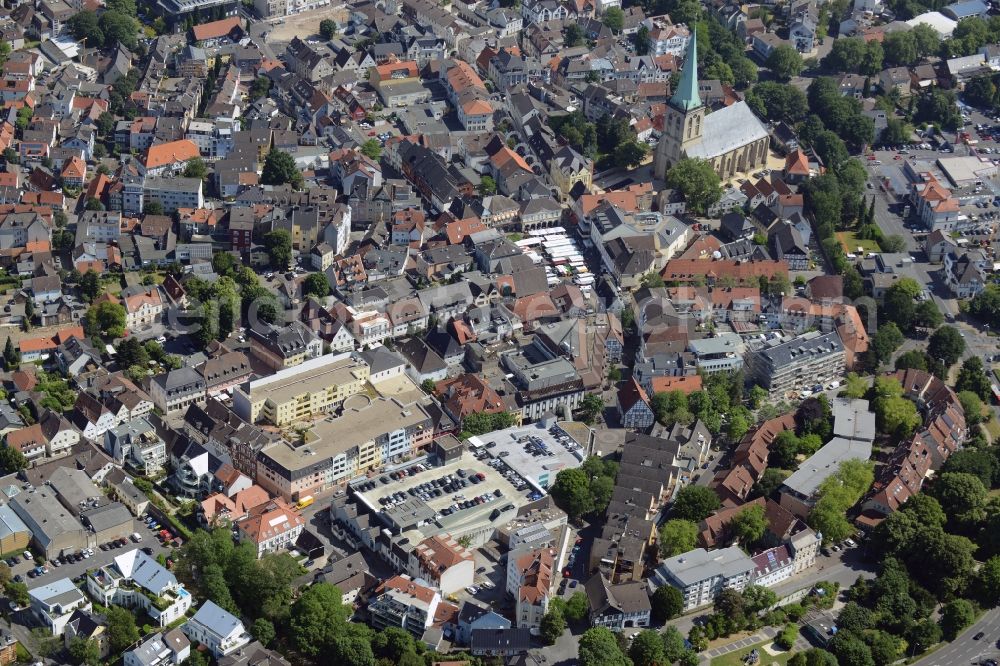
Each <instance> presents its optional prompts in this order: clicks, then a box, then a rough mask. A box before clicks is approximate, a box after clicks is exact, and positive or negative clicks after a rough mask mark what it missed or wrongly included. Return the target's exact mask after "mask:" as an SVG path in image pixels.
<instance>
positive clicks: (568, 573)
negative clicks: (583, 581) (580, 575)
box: [563, 569, 573, 578]
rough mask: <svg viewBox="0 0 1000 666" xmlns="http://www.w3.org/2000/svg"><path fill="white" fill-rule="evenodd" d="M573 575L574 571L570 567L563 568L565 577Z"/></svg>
mask: <svg viewBox="0 0 1000 666" xmlns="http://www.w3.org/2000/svg"><path fill="white" fill-rule="evenodd" d="M572 575H573V572H572V571H570V570H569V569H563V578H569V577H570V576H572Z"/></svg>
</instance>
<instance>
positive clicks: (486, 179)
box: [479, 176, 497, 197]
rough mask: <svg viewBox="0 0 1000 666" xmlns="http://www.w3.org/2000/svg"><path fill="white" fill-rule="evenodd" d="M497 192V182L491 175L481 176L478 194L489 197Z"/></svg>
mask: <svg viewBox="0 0 1000 666" xmlns="http://www.w3.org/2000/svg"><path fill="white" fill-rule="evenodd" d="M496 193H497V182H496V181H495V180H493V176H483V177H482V178H480V179H479V196H481V197H489V196H493V195H494V194H496Z"/></svg>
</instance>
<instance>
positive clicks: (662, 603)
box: [649, 585, 684, 624]
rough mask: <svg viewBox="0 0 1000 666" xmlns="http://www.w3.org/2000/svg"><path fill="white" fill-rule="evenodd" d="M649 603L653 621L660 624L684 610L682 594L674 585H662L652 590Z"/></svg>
mask: <svg viewBox="0 0 1000 666" xmlns="http://www.w3.org/2000/svg"><path fill="white" fill-rule="evenodd" d="M649 604H650V607H651V609H652V610H651V612H652V616H653V621H654V622H657V623H660V624H662V623H663V622H666V621H667V620H670V619H672V618H675V617H677V616H678V615H680V613H681V611H682V610H684V595H682V594H681V591H680V590H678V589H677V588H676V587H673V586H671V585H663V586H661V587H658V588H656V591H655V592H653V596H652V597H651V598H650V600H649Z"/></svg>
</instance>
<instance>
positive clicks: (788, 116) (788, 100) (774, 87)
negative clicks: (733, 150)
mask: <svg viewBox="0 0 1000 666" xmlns="http://www.w3.org/2000/svg"><path fill="white" fill-rule="evenodd" d="M840 41H841V40H839V39H838V40H837V41H836V42H835V44H837V43H839V42H840ZM746 102H747V104H749V105H750V107H751V108H752V109H753V110H754V112H756V113H757V115H759V116H761V117H763V118H766V119H767V120H771V121H775V122H777V121H782V122H786V123H797V122H799V121H801V120H803V119H804V118H805V117H806V114H807V113H808V112H809V101H808V100H807V99H806V94H805V93H804V92H802V91H801V90H799V89H798V88H796V87H794V86H791V85H788V84H786V83H777V82H774V81H762V82H760V83H758V84H757V85H755V86H754V87H753V88H751V89H750V90H748V91H747V93H746Z"/></svg>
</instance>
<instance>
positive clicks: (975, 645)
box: [914, 608, 1000, 666]
mask: <svg viewBox="0 0 1000 666" xmlns="http://www.w3.org/2000/svg"><path fill="white" fill-rule="evenodd" d="M980 631H981V632H983V633H984V634H986V635H985V636H983V637H982V638H981V639H979V640H978V641H977V640H973V638H972V637H973V636H975V635H976V634H978V633H979V632H980ZM998 639H1000V609H996V608H994V609H992V610H989V611H987V612H986V613H984V614H983V616H982V617H981V618H979V621H978V622H976V623H975V624H973V625H972V626H971V627H969V628H968V629H966V630H965V631H964V632H962V634H960V635H959V636H958V638H956V639H955V640H954V641H952V642H951V643H949V644H948V645H945V646H944V647H943V648H941V649H940V650H938V651H936V652H933V653H931V654H929V655H927V656H926V657H924V658H923V659H921V660H919V661H916V662H914V666H959V665H960V664H978V663H979V662H981V661H982V660H984V659H989V658H993V659H996V658H998V657H1000V649H997V640H998Z"/></svg>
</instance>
